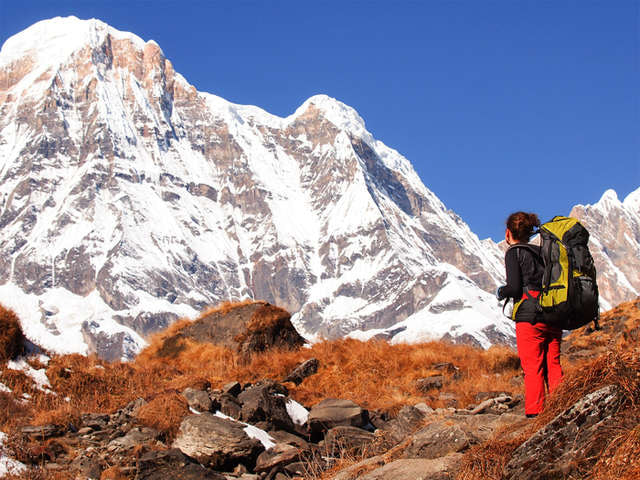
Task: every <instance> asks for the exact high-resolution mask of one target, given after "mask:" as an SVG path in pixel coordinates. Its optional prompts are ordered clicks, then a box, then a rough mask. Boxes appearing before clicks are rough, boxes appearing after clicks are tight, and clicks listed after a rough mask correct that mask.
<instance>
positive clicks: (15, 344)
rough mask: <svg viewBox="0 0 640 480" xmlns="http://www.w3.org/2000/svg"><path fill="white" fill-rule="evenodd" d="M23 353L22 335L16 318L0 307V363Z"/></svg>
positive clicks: (6, 309)
mask: <svg viewBox="0 0 640 480" xmlns="http://www.w3.org/2000/svg"><path fill="white" fill-rule="evenodd" d="M23 351H24V334H23V333H22V328H21V327H20V320H19V319H18V316H17V315H16V314H15V313H14V312H13V310H9V309H8V308H5V307H3V306H2V305H0V361H2V362H6V361H7V360H11V359H13V358H15V357H17V356H18V355H20V354H21V353H22V352H23Z"/></svg>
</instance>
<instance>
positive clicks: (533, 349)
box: [516, 322, 562, 415]
mask: <svg viewBox="0 0 640 480" xmlns="http://www.w3.org/2000/svg"><path fill="white" fill-rule="evenodd" d="M516 342H517V344H518V355H519V356H520V364H521V365H522V370H523V371H524V413H525V414H527V415H535V414H538V413H540V412H541V411H542V407H543V406H544V398H545V384H546V385H547V387H548V389H549V393H551V392H553V391H554V390H555V388H556V387H557V386H558V385H559V384H560V381H561V380H562V367H561V366H560V344H561V343H562V330H558V329H557V328H551V327H549V326H548V325H545V324H544V323H536V324H535V325H532V324H530V323H528V322H517V323H516Z"/></svg>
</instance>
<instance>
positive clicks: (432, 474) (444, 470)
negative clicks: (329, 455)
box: [359, 453, 462, 480]
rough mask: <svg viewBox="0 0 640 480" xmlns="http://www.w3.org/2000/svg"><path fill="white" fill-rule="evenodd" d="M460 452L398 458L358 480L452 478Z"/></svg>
mask: <svg viewBox="0 0 640 480" xmlns="http://www.w3.org/2000/svg"><path fill="white" fill-rule="evenodd" d="M461 459H462V454H459V453H453V454H450V455H447V456H445V457H442V458H436V459H423V458H419V459H400V460H395V461H393V462H391V463H388V464H386V465H385V466H383V467H381V468H377V469H376V470H373V471H372V472H369V473H367V474H365V475H363V476H361V477H359V479H360V480H400V479H402V480H453V479H454V478H455V474H456V472H457V470H458V468H459V466H460V462H461Z"/></svg>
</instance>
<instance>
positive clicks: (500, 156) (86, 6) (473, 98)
mask: <svg viewBox="0 0 640 480" xmlns="http://www.w3.org/2000/svg"><path fill="white" fill-rule="evenodd" d="M58 15H61V16H66V15H75V16H78V17H80V18H92V17H94V18H99V19H101V20H103V21H105V22H107V23H109V24H110V25H112V26H114V27H115V28H118V29H120V30H125V31H131V32H134V33H136V34H137V35H139V36H140V37H142V38H143V39H144V40H149V39H154V40H155V41H157V42H158V44H159V45H160V46H161V47H162V49H163V51H164V53H165V55H166V56H167V57H168V58H169V59H170V60H171V61H172V63H173V64H174V66H175V69H176V70H177V71H178V72H180V73H182V74H183V75H184V76H185V77H186V78H187V80H188V81H189V82H191V83H192V84H193V85H195V86H196V88H197V89H198V90H201V91H207V92H210V93H214V94H216V95H219V96H221V97H224V98H226V99H227V100H230V101H232V102H235V103H243V104H253V105H258V106H260V107H262V108H264V109H266V110H267V111H269V112H271V113H274V114H277V115H280V116H286V115H289V114H290V113H292V112H293V111H294V110H295V109H296V107H297V106H299V105H300V104H301V103H302V102H303V101H304V100H305V99H306V98H308V97H310V96H311V95H314V94H318V93H325V94H327V95H330V96H332V97H335V98H337V99H339V100H341V101H343V102H344V103H346V104H348V105H350V106H352V107H354V108H355V109H356V110H358V112H359V113H360V115H361V116H362V117H363V118H364V120H365V121H366V124H367V128H368V129H369V131H371V133H372V134H373V135H374V136H375V137H376V138H378V139H380V140H382V141H383V142H384V143H386V144H387V145H389V146H390V147H392V148H395V149H397V150H398V151H399V152H400V153H402V154H403V155H405V156H406V157H407V158H408V159H409V160H410V161H411V162H412V163H413V165H414V166H415V168H416V170H417V172H418V174H419V175H420V177H421V178H422V180H423V181H424V183H425V184H426V185H427V187H428V188H430V189H431V190H433V191H434V192H435V193H436V194H437V195H438V196H439V197H440V198H441V199H442V201H443V202H444V203H445V204H446V205H447V207H449V208H451V209H453V210H454V211H456V212H457V213H458V214H459V215H460V216H461V217H462V218H463V220H465V221H466V222H467V223H468V224H469V225H470V227H471V229H472V230H473V231H474V232H476V233H477V234H478V235H479V236H480V237H481V238H485V237H487V236H492V237H493V238H494V239H500V238H502V235H503V232H504V220H505V218H506V216H507V215H508V214H509V213H510V212H512V211H515V210H520V209H524V210H528V211H535V212H537V213H538V214H539V215H540V217H541V218H542V219H546V218H550V217H551V216H553V215H555V214H568V213H569V210H570V208H571V206H573V205H574V204H577V203H582V204H585V203H594V202H596V201H597V200H598V199H599V198H600V196H601V195H602V193H604V191H605V190H606V189H608V188H614V189H615V190H616V191H617V192H618V196H619V197H620V198H621V199H623V198H624V196H626V195H627V194H628V193H629V192H631V191H633V190H635V189H637V188H638V187H640V113H639V110H640V99H639V94H638V92H639V87H640V74H639V69H640V66H639V64H640V58H639V51H640V26H639V25H640V2H639V1H625V0H618V1H606V0H602V1H589V0H584V1H577V0H575V1H562V0H558V1H517V0H491V1H478V0H458V1H444V0H441V1H423V2H414V1H388V2H381V1H362V0H360V1H348V0H343V1H335V2H334V1H314V2H307V1H270V2H269V1H257V0H254V1H243V0H235V1H189V0H182V1H180V2H179V1H173V0H172V1H163V0H156V1H135V0H133V1H126V2H125V1H122V0H112V1H109V2H95V1H76V2H68V1H63V0H57V1H28V2H17V1H13V0H11V1H9V0H0V43H4V41H5V40H6V39H7V38H8V37H9V36H11V35H13V34H15V33H17V32H19V31H21V30H23V29H24V28H26V27H28V26H29V25H31V24H33V23H35V22H36V21H39V20H42V19H45V18H50V17H54V16H58Z"/></svg>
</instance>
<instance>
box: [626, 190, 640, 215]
mask: <svg viewBox="0 0 640 480" xmlns="http://www.w3.org/2000/svg"><path fill="white" fill-rule="evenodd" d="M623 203H624V206H625V207H626V208H628V209H629V210H631V211H635V212H636V213H639V214H640V188H638V189H636V190H634V191H633V192H631V193H630V194H629V195H627V196H626V197H625V199H624V202H623Z"/></svg>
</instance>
